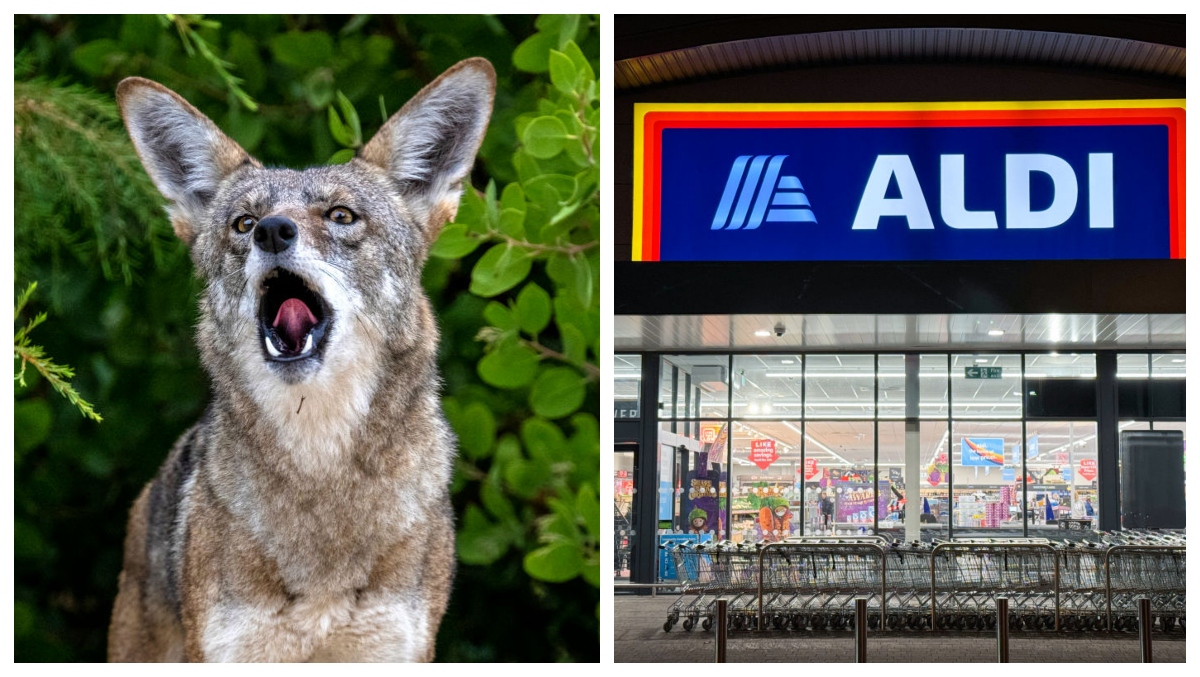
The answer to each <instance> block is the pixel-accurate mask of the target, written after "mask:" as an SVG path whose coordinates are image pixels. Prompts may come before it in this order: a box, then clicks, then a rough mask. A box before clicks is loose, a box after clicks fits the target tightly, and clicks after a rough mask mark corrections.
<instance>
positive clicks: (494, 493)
mask: <svg viewBox="0 0 1200 677" xmlns="http://www.w3.org/2000/svg"><path fill="white" fill-rule="evenodd" d="M479 500H480V501H482V502H483V507H485V508H487V511H488V512H490V513H492V516H493V517H495V518H496V519H499V520H503V521H506V522H508V521H514V520H516V519H517V512H516V510H514V509H513V505H512V502H511V501H509V500H508V498H507V497H505V495H504V490H503V489H501V488H500V486H499V485H497V484H496V483H495V482H492V481H487V482H483V483H482V485H481V486H480V487H479Z"/></svg>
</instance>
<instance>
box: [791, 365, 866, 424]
mask: <svg viewBox="0 0 1200 677" xmlns="http://www.w3.org/2000/svg"><path fill="white" fill-rule="evenodd" d="M804 412H805V416H806V417H808V418H825V419H851V418H874V416H875V356H874V355H810V356H809V357H808V361H807V364H806V367H805V370H804Z"/></svg>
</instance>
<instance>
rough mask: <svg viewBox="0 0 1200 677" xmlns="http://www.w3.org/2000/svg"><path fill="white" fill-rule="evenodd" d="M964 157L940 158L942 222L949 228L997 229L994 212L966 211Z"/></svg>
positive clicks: (947, 156) (944, 156)
mask: <svg viewBox="0 0 1200 677" xmlns="http://www.w3.org/2000/svg"><path fill="white" fill-rule="evenodd" d="M965 162H966V161H965V156H963V155H943V156H942V220H943V221H945V222H946V225H947V226H950V227H951V228H963V229H967V228H993V229H994V228H999V227H1000V226H999V225H998V224H997V223H996V212H988V211H978V212H971V211H967V187H966V184H967V179H966V170H965V169H964V167H963V166H964V164H965Z"/></svg>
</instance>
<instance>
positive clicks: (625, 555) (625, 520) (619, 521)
mask: <svg viewBox="0 0 1200 677" xmlns="http://www.w3.org/2000/svg"><path fill="white" fill-rule="evenodd" d="M635 458H636V452H634V451H626V450H619V451H617V452H616V463H615V464H614V465H615V467H616V472H615V473H614V474H615V476H614V477H613V520H614V524H613V540H614V544H613V560H614V561H613V579H614V580H615V581H628V580H629V563H630V560H631V557H630V556H631V555H632V554H633V537H634V536H635V535H636V533H635V532H634V529H633V525H634V507H633V478H634V469H635V468H636V462H635Z"/></svg>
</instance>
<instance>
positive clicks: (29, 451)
mask: <svg viewBox="0 0 1200 677" xmlns="http://www.w3.org/2000/svg"><path fill="white" fill-rule="evenodd" d="M16 24H17V26H16V45H17V51H18V59H17V82H16V84H15V87H14V92H15V106H16V125H15V126H16V142H15V155H16V166H17V168H18V171H17V172H16V213H17V215H18V218H17V220H16V226H15V228H16V238H15V240H16V247H15V259H16V274H17V280H18V283H19V284H21V285H24V284H27V283H28V282H31V281H33V280H38V281H39V282H41V285H40V286H39V289H43V290H45V292H46V293H45V294H44V295H42V294H40V295H39V296H37V297H34V298H32V300H30V301H29V306H30V308H31V309H30V310H29V311H28V312H29V313H31V314H32V316H33V317H34V318H35V319H36V318H37V317H38V316H40V315H41V314H42V313H48V316H49V319H48V320H47V321H46V322H45V324H43V325H41V326H40V327H39V328H38V329H37V333H36V334H35V339H36V341H37V342H38V343H40V344H41V345H42V346H43V347H44V349H45V351H44V354H46V355H52V356H53V357H54V358H55V359H56V360H58V361H60V362H62V363H66V364H70V365H73V366H74V367H75V371H76V376H75V378H74V380H73V382H72V384H71V385H72V386H73V387H74V388H75V389H76V390H77V391H78V395H79V397H80V398H86V401H90V402H94V403H95V404H96V406H97V407H98V408H99V409H100V410H101V411H103V412H104V422H103V424H99V425H97V424H96V423H93V422H91V421H88V420H85V419H84V418H82V417H80V416H79V413H78V412H77V411H76V410H75V407H74V405H73V404H72V403H71V402H70V401H69V400H67V399H64V398H63V397H60V396H59V395H58V394H56V393H55V390H54V384H53V383H51V382H50V381H48V379H47V377H43V376H42V375H41V373H40V372H39V371H37V370H29V371H28V373H27V375H26V379H25V383H24V384H21V383H19V382H18V383H17V388H16V409H15V419H16V420H15V422H16V445H15V449H16V461H15V505H16V509H15V512H16V516H15V517H16V519H15V558H14V561H15V567H16V591H15V598H16V599H15V620H16V623H15V636H16V652H15V657H16V659H17V660H21V661H32V660H56V661H68V660H102V659H103V658H104V645H105V638H106V634H107V625H108V614H109V613H110V610H111V604H112V600H113V597H114V595H115V592H116V581H117V574H118V572H119V571H120V566H121V542H122V538H123V536H124V529H125V520H126V517H127V514H128V509H129V506H130V505H132V503H133V500H134V498H135V497H136V495H137V492H138V491H140V489H141V487H142V485H143V484H144V483H145V482H146V481H147V480H148V479H149V478H150V477H151V476H152V475H153V474H154V472H155V471H156V469H157V467H158V465H159V464H160V463H161V462H162V460H163V459H164V458H165V456H166V452H167V450H168V449H169V448H170V445H171V444H172V443H173V441H174V439H175V438H176V437H177V436H178V435H179V434H180V433H181V432H183V431H184V430H185V429H186V428H187V427H188V426H190V425H191V424H192V423H194V421H195V420H196V419H197V418H198V417H199V415H200V414H201V412H202V410H203V407H204V406H205V402H206V398H207V393H206V389H207V379H206V378H205V376H204V374H203V372H202V370H201V369H200V367H199V363H198V358H197V355H196V349H195V347H194V345H193V338H192V327H194V326H195V314H196V296H197V294H198V292H199V289H198V283H197V282H196V281H195V279H194V278H193V276H192V273H191V268H190V263H189V261H188V257H187V252H186V249H185V247H184V246H183V245H182V244H180V243H179V242H177V241H176V240H175V239H174V236H173V235H172V234H171V232H170V225H169V224H168V223H167V220H166V218H165V216H164V212H163V210H162V209H161V205H162V200H161V198H160V197H158V195H157V192H156V191H155V190H154V189H153V187H152V186H151V185H150V183H149V181H148V179H147V178H146V176H145V173H144V171H143V170H142V169H141V167H140V163H139V162H138V161H137V159H136V155H135V154H134V152H133V149H132V147H131V145H130V144H129V142H128V139H127V137H126V135H125V132H124V130H123V129H122V128H121V123H120V120H119V119H118V117H117V115H116V111H115V107H114V105H113V102H112V98H111V93H112V92H113V90H114V88H115V85H116V83H117V82H118V81H119V80H120V79H121V78H123V77H126V76H129V75H140V76H143V77H147V78H150V79H153V80H156V81H158V82H161V83H163V84H164V85H166V86H168V87H170V88H171V89H174V90H175V91H177V92H179V93H180V94H181V95H182V96H184V97H185V98H186V99H188V101H190V102H192V103H193V104H194V105H195V106H196V107H197V108H199V109H200V110H201V111H203V112H204V113H205V114H206V115H208V116H209V117H211V118H212V119H213V120H214V121H215V122H216V123H217V124H218V125H219V126H220V127H221V128H222V129H224V130H225V131H226V132H227V133H228V134H229V135H230V136H231V137H232V138H234V139H235V140H236V141H238V143H240V144H241V145H242V146H243V147H244V148H246V150H247V151H249V152H250V153H252V154H254V155H256V156H257V157H259V158H260V159H262V160H263V161H264V162H266V163H268V164H272V165H284V166H293V167H302V166H308V165H312V164H317V163H321V162H324V161H328V162H344V161H348V160H349V159H350V158H351V157H353V154H354V151H355V150H356V149H358V148H361V146H362V145H363V144H364V143H365V142H366V141H367V140H368V139H370V137H371V134H372V133H374V131H375V130H377V129H378V128H379V126H380V125H382V124H383V122H384V121H385V120H386V119H387V115H388V111H389V109H390V110H391V112H394V111H395V110H397V109H398V108H399V106H400V105H402V104H403V103H404V102H406V101H407V100H408V99H409V98H411V96H412V95H413V94H415V93H416V92H417V91H418V90H419V89H420V88H421V87H422V86H423V85H424V84H426V83H427V82H429V81H430V80H432V78H433V77H435V76H436V75H437V74H439V73H440V72H441V71H442V70H444V69H445V68H447V67H449V66H450V65H453V64H454V63H456V62H457V61H459V60H461V59H463V58H467V57H471V56H484V57H486V58H488V59H489V60H491V62H492V63H493V65H495V67H496V69H497V76H498V91H497V96H496V106H495V112H494V114H493V117H492V123H491V125H490V127H489V131H488V135H487V138H486V139H485V141H484V144H483V147H482V149H481V151H480V156H479V161H478V162H477V165H476V169H475V172H474V174H473V175H472V181H471V183H472V184H473V185H474V186H478V187H482V188H483V190H482V191H479V190H476V189H474V188H471V187H468V188H467V190H466V191H465V194H464V197H463V200H462V203H461V204H460V207H459V210H458V214H457V216H456V218H455V219H454V223H452V224H448V225H447V226H446V227H445V228H444V229H443V231H442V233H441V235H440V237H439V238H438V240H437V242H436V243H435V244H434V246H433V248H432V258H431V260H430V262H429V263H428V264H427V266H426V270H425V276H424V282H425V286H426V289H427V291H428V293H429V295H430V297H431V298H432V299H433V301H434V305H435V307H436V310H437V313H438V317H439V324H440V326H441V329H442V345H441V352H440V357H439V359H440V368H441V371H442V374H443V377H444V379H445V382H446V388H445V399H444V403H443V406H444V410H445V412H446V416H447V419H448V420H449V421H450V423H451V425H452V426H453V427H454V429H455V431H456V433H457V434H458V437H459V440H460V456H459V459H458V461H457V465H456V472H455V477H454V484H453V486H452V490H453V492H454V495H453V501H454V508H455V511H456V514H457V516H458V518H457V524H458V534H457V543H458V558H459V567H458V576H457V579H456V581H455V590H454V593H453V595H452V597H451V603H450V609H449V610H448V613H447V616H446V619H445V621H444V622H443V624H442V629H441V632H440V634H439V637H438V657H439V659H441V660H456V661H461V660H490V661H495V660H516V661H544V660H588V661H594V660H597V658H598V655H599V653H598V651H599V650H598V629H599V623H598V618H597V610H598V605H597V602H598V587H597V586H598V585H599V555H598V545H597V544H598V540H599V502H598V498H597V497H598V491H599V484H598V483H599V479H598V473H599V427H598V418H597V417H598V409H599V395H598V374H599V372H598V369H597V368H596V365H597V363H598V360H597V355H598V349H599V310H598V308H599V303H598V302H599V292H598V284H597V282H598V279H599V253H598V248H597V240H598V237H599V197H598V196H599V187H598V186H599V173H598V166H599V163H598V149H599V133H598V130H599V111H598V92H599V88H598V86H597V84H596V82H595V73H596V69H597V68H598V58H599V31H598V27H599V23H598V19H597V18H596V17H593V16H570V17H560V16H543V17H538V18H536V19H535V18H534V17H506V16H500V17H490V16H485V17H472V16H454V17H437V16H417V17H411V18H406V19H397V18H391V17H375V16H367V15H356V16H353V17H288V16H255V15H246V16H230V17H221V18H220V19H219V20H217V21H214V20H212V19H210V18H206V17H200V16H194V15H168V16H166V17H159V16H144V15H131V16H89V17H86V18H79V19H76V18H73V17H67V16H42V15H39V16H34V17H17V20H16ZM564 59H565V61H564ZM542 119H549V120H551V121H552V122H549V123H547V122H544V121H543V122H539V123H538V124H537V125H533V130H534V131H533V132H529V128H530V127H531V125H532V123H534V122H535V121H537V120H542ZM549 127H553V133H551V134H544V133H542V132H541V131H539V130H541V129H542V128H549ZM35 324H36V323H35ZM30 328H31V327H26V328H25V329H24V331H25V336H26V337H27V336H28V329H30ZM18 340H19V339H18ZM509 616H512V617H517V618H520V619H522V620H521V622H520V623H505V622H502V620H499V619H503V618H505V617H509Z"/></svg>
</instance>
